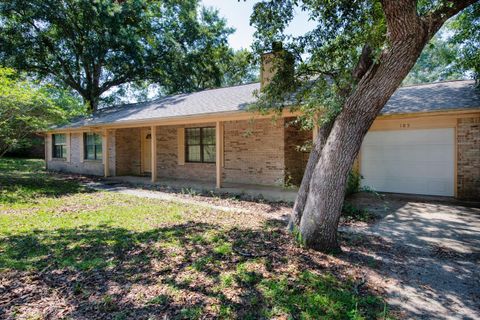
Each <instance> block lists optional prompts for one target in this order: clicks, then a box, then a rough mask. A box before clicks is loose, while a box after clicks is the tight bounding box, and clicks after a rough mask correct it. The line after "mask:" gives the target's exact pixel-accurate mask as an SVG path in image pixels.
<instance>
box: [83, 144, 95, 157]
mask: <svg viewBox="0 0 480 320" xmlns="http://www.w3.org/2000/svg"><path fill="white" fill-rule="evenodd" d="M85 159H89V160H94V159H95V146H90V145H87V148H86V154H85Z"/></svg>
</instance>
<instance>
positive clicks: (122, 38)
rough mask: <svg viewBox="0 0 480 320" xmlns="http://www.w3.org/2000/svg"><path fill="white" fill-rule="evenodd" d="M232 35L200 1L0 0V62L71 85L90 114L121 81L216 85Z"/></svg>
mask: <svg viewBox="0 0 480 320" xmlns="http://www.w3.org/2000/svg"><path fill="white" fill-rule="evenodd" d="M232 32H233V29H230V28H228V27H227V26H226V21H225V20H224V19H221V18H220V17H219V16H218V12H216V11H214V10H210V9H205V8H201V7H200V4H199V1H198V0H150V1H143V0H123V1H118V0H98V1H91V0H62V1H58V0H28V1H25V0H10V1H1V2H0V61H1V62H0V63H3V64H4V65H7V66H11V67H14V68H16V69H17V70H19V71H26V72H29V73H30V74H32V75H35V76H38V77H40V78H42V79H48V80H51V81H55V82H58V83H60V84H62V85H66V86H68V87H70V88H72V89H73V90H75V91H76V92H78V94H79V95H81V96H82V97H83V99H84V101H85V102H86V103H87V104H88V106H89V107H90V110H91V111H95V110H96V109H97V108H98V105H99V102H100V99H101V96H102V95H104V94H108V92H111V91H112V90H113V88H115V87H117V86H119V85H122V84H126V83H134V82H142V81H143V82H145V81H147V82H149V83H152V82H153V83H156V84H158V85H159V86H160V87H161V88H162V92H163V93H176V92H188V91H194V90H198V89H203V88H205V87H212V86H218V85H220V84H221V83H222V80H223V76H224V74H223V72H222V71H223V70H222V66H221V65H219V62H221V61H222V59H226V57H227V58H228V57H230V56H231V55H232V52H231V49H230V48H229V47H228V42H227V37H228V35H230V34H231V33H232ZM109 90H110V91H109Z"/></svg>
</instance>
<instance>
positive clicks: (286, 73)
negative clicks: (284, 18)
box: [260, 41, 295, 88]
mask: <svg viewBox="0 0 480 320" xmlns="http://www.w3.org/2000/svg"><path fill="white" fill-rule="evenodd" d="M294 63H295V61H294V58H293V55H292V54H291V53H290V52H288V51H287V50H285V49H283V45H282V43H281V42H278V41H276V42H273V43H272V51H270V52H266V53H264V54H262V59H261V68H260V87H261V88H264V87H265V86H266V85H268V84H269V83H270V82H271V81H272V79H273V77H275V75H276V74H277V73H278V72H281V73H282V77H291V78H292V79H293V75H294Z"/></svg>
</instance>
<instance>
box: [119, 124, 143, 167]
mask: <svg viewBox="0 0 480 320" xmlns="http://www.w3.org/2000/svg"><path fill="white" fill-rule="evenodd" d="M140 133H141V129H140V128H131V129H117V130H115V142H116V143H115V156H116V161H115V162H116V165H115V170H116V175H118V176H125V175H141V174H142V172H141V144H140V142H141V141H140V140H141V135H140Z"/></svg>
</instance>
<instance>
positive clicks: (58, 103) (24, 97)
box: [0, 68, 83, 157]
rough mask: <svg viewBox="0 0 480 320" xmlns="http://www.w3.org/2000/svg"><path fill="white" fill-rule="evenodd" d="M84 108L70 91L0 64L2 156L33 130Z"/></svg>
mask: <svg viewBox="0 0 480 320" xmlns="http://www.w3.org/2000/svg"><path fill="white" fill-rule="evenodd" d="M82 111H83V108H82V106H81V104H79V103H78V100H75V98H74V97H72V96H71V95H69V93H68V92H66V91H64V90H61V89H58V88H54V87H52V86H41V85H40V84H38V83H35V82H31V81H28V80H26V79H25V78H23V77H21V76H19V75H18V74H17V73H16V72H15V71H14V70H13V69H9V68H0V157H1V156H2V155H3V154H4V153H5V152H6V151H8V150H10V149H11V148H14V147H15V146H17V145H19V144H21V143H22V142H24V140H25V139H26V138H27V137H28V136H29V135H31V134H33V133H34V132H37V131H40V130H43V129H46V128H47V127H48V126H51V125H53V124H54V123H57V124H58V123H61V122H62V121H65V120H66V119H67V118H68V117H71V116H75V115H79V114H81V113H82Z"/></svg>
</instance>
